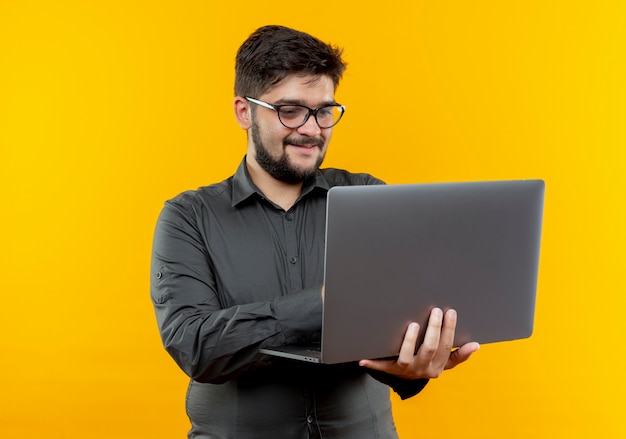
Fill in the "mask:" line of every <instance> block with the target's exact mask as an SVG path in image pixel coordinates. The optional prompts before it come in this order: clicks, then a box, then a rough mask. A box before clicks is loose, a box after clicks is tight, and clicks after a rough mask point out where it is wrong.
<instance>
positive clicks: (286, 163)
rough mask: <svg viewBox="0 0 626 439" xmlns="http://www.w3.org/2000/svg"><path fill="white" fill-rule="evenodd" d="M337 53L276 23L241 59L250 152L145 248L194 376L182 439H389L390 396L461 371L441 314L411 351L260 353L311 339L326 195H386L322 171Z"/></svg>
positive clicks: (176, 202)
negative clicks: (345, 359) (341, 190)
mask: <svg viewBox="0 0 626 439" xmlns="http://www.w3.org/2000/svg"><path fill="white" fill-rule="evenodd" d="M344 69H345V64H344V62H343V61H342V59H341V52H340V51H339V50H338V49H336V48H334V47H332V46H329V45H327V44H324V43H322V42H321V41H319V40H317V39H316V38H314V37H312V36H310V35H307V34H304V33H301V32H298V31H295V30H292V29H288V28H285V27H280V26H266V27H262V28H260V29H258V30H257V31H256V32H254V33H253V34H252V35H251V36H250V37H249V38H248V39H247V40H246V41H245V42H244V43H243V45H242V46H241V47H240V49H239V51H238V54H237V59H236V81H235V94H236V97H235V100H234V110H235V116H236V118H237V121H238V123H239V125H240V126H241V127H242V128H243V129H244V130H245V131H246V132H247V153H246V155H245V158H244V160H243V161H242V163H241V165H240V166H239V168H238V170H237V172H236V173H235V175H234V176H232V177H231V178H229V179H227V180H225V181H223V182H221V183H218V184H214V185H211V186H207V187H203V188H200V189H198V190H196V191H189V192H186V193H183V194H181V195H179V196H178V197H176V198H174V199H173V200H170V201H168V202H167V203H166V204H165V207H164V209H163V211H162V213H161V215H160V217H159V220H158V223H157V226H156V232H155V238H154V247H153V257H152V273H151V296H152V300H153V303H154V307H155V310H156V315H157V320H158V324H159V328H160V331H161V336H162V339H163V343H164V345H165V348H166V349H167V351H168V352H169V353H170V354H171V355H172V357H173V358H174V360H176V362H177V363H178V365H179V366H180V367H181V368H182V369H183V370H184V371H185V372H186V373H187V374H188V375H189V376H190V377H191V381H190V385H189V390H188V394H187V413H188V415H189V418H190V420H191V424H192V428H191V431H190V432H189V437H190V438H239V439H241V438H243V439H245V438H288V439H291V438H345V439H350V438H355V439H357V438H358V439H367V438H395V437H397V434H396V431H395V427H394V424H393V419H392V415H391V404H390V399H389V386H390V387H391V388H393V389H394V391H396V392H397V393H398V394H399V395H400V396H401V397H402V398H407V397H410V396H413V395H415V394H417V393H418V392H419V391H420V390H421V389H422V388H423V387H424V386H425V384H426V383H427V380H428V379H429V378H434V377H437V376H439V375H440V374H441V372H442V371H443V370H444V369H446V368H451V367H454V366H456V365H457V364H459V363H461V362H463V361H465V360H467V359H468V358H469V356H470V355H471V354H472V353H473V352H474V351H475V350H477V349H478V345H477V344H476V343H470V344H467V345H465V346H463V347H461V348H460V349H458V350H456V351H454V352H453V353H451V344H452V340H453V336H454V329H455V325H456V314H455V312H454V311H448V312H447V313H446V314H445V316H444V315H443V313H442V311H441V310H439V309H436V310H434V311H433V312H432V314H431V318H430V321H429V324H428V328H426V338H425V341H424V343H423V344H422V346H421V347H420V348H419V350H418V351H417V354H415V348H416V340H417V334H418V330H419V327H418V325H417V324H412V325H410V326H409V328H408V330H407V333H406V336H405V339H404V342H403V345H402V348H401V352H400V356H399V357H398V359H396V360H385V361H381V360H365V359H364V360H362V361H360V362H358V363H356V362H355V363H348V364H341V365H315V364H309V363H304V362H302V363H300V362H296V361H291V360H281V359H276V358H270V357H268V356H264V355H261V354H260V353H259V349H260V348H261V347H264V346H275V345H281V344H289V343H292V342H304V341H307V340H311V339H315V338H319V335H320V331H321V321H322V300H323V285H322V282H323V272H324V256H323V255H324V230H325V203H326V194H327V191H328V189H329V188H330V187H332V186H336V185H354V184H382V182H381V181H380V180H378V179H376V178H374V177H372V176H370V175H366V174H352V173H349V172H347V171H342V170H337V169H323V170H320V169H319V167H320V165H321V163H322V161H323V159H324V155H325V153H326V150H327V148H328V144H329V141H330V138H331V134H332V130H333V127H334V126H335V125H336V124H337V122H339V121H340V119H341V117H342V115H343V112H344V107H343V106H341V105H340V104H338V103H337V102H336V101H335V97H334V96H335V89H336V87H337V85H338V83H339V80H340V78H341V76H342V74H343V71H344Z"/></svg>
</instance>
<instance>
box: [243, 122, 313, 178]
mask: <svg viewBox="0 0 626 439" xmlns="http://www.w3.org/2000/svg"><path fill="white" fill-rule="evenodd" d="M250 132H251V135H252V141H253V142H254V152H255V154H256V161H257V163H258V164H259V166H260V167H261V168H262V169H263V170H264V171H265V172H267V173H268V174H270V175H271V176H272V177H273V178H275V179H276V180H279V181H282V182H284V183H301V182H303V181H305V180H308V179H309V178H311V177H313V176H314V175H315V173H316V172H317V170H318V169H319V167H320V166H321V164H322V162H323V161H324V155H323V154H322V155H320V156H319V157H318V159H317V161H316V162H315V164H314V165H313V166H311V167H310V168H307V169H298V168H296V167H294V166H293V164H292V163H291V161H290V160H289V156H287V153H286V152H285V146H286V145H287V144H292V145H299V144H302V143H307V144H311V143H314V144H316V146H315V147H316V148H319V149H320V150H322V148H323V147H324V141H323V139H321V138H320V139H314V141H313V142H311V139H310V138H309V139H306V140H303V141H299V140H298V139H296V138H291V139H290V138H286V139H285V140H283V152H282V154H281V155H280V156H279V157H273V156H272V155H271V153H270V152H269V150H268V149H267V148H266V147H265V145H264V144H263V140H261V134H260V133H259V126H258V125H257V124H256V122H255V121H253V122H252V126H251V129H250Z"/></svg>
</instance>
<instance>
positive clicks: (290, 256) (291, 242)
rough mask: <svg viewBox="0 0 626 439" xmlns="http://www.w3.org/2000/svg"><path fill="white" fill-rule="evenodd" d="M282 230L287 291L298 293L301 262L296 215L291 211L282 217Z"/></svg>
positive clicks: (300, 286) (301, 286)
mask: <svg viewBox="0 0 626 439" xmlns="http://www.w3.org/2000/svg"><path fill="white" fill-rule="evenodd" d="M283 230H284V231H285V248H286V249H287V278H288V279H289V290H290V291H292V292H293V291H300V290H302V288H303V282H302V265H301V264H302V261H301V260H300V252H299V245H298V242H299V239H298V231H297V221H296V215H295V213H294V212H293V211H291V210H290V211H288V212H285V214H284V215H283Z"/></svg>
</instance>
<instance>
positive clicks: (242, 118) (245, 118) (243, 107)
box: [233, 96, 252, 131]
mask: <svg viewBox="0 0 626 439" xmlns="http://www.w3.org/2000/svg"><path fill="white" fill-rule="evenodd" d="M233 106H234V109H235V118H237V123H238V124H239V126H240V127H241V128H242V129H244V130H246V131H247V130H248V128H250V126H251V125H252V120H251V118H250V103H249V102H248V101H246V100H245V99H244V98H242V97H241V96H235V101H234V102H233Z"/></svg>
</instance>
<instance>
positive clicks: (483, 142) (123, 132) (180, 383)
mask: <svg viewBox="0 0 626 439" xmlns="http://www.w3.org/2000/svg"><path fill="white" fill-rule="evenodd" d="M625 13H626V8H625V6H624V2H622V1H620V0H616V1H608V0H598V1H594V2H590V1H580V0H573V1H572V0H567V1H566V0H556V1H543V0H541V1H540V0H527V1H521V2H508V1H498V0H492V1H481V0H478V1H472V2H468V1H463V2H461V1H458V2H457V1H424V0H406V1H395V2H394V1H388V2H383V3H380V4H376V3H372V2H363V1H355V0H337V1H335V2H324V3H319V2H294V1H289V2H286V1H283V0H274V1H271V2H226V1H222V0H220V1H216V0H213V1H209V0H207V1H171V2H167V1H147V0H146V1H95V0H94V1H87V0H84V1H78V0H75V1H71V0H57V1H34V0H0V148H1V149H0V206H1V207H0V209H1V210H0V221H1V228H0V250H1V251H0V292H1V294H0V300H1V305H0V355H1V362H0V371H1V376H0V437H2V438H48V439H56V438H117V439H121V438H151V439H158V438H175V437H185V434H186V431H187V429H188V422H187V420H186V417H185V414H184V398H185V389H186V382H187V380H186V377H185V376H184V375H183V373H182V372H180V371H179V370H178V369H177V368H176V366H175V365H174V363H173V361H171V359H170V358H169V357H168V356H167V354H166V353H165V352H164V351H163V349H162V347H161V345H160V340H159V338H158V334H157V329H156V325H155V321H154V316H153V312H152V308H151V305H150V302H149V298H148V297H149V296H148V268H149V255H150V247H151V239H152V232H153V228H154V223H155V220H156V217H157V215H158V212H159V211H160V209H161V206H162V203H163V201H164V200H166V199H168V198H170V197H172V196H174V195H176V194H177V193H179V192H181V191H183V190H185V189H190V188H195V187H198V186H200V185H205V184H208V183H212V182H217V181H220V180H222V179H223V178H225V177H228V176H229V175H231V174H232V173H233V172H234V171H235V168H236V166H237V165H238V163H239V160H240V159H241V157H242V155H243V153H244V143H245V135H244V133H243V132H242V131H241V130H240V129H239V127H238V126H237V125H236V123H235V120H234V117H233V114H232V88H233V61H234V56H235V51H236V49H237V47H238V46H239V44H241V42H242V41H243V40H244V39H245V38H246V37H247V36H248V34H249V33H250V32H252V31H253V30H254V29H255V28H257V27H258V26H260V25H264V24H270V23H277V24H284V25H288V26H294V27H297V28H299V29H302V30H304V31H308V32H311V33H313V34H315V35H317V36H319V37H320V38H321V39H323V40H325V41H332V42H334V43H336V44H338V45H340V46H342V47H344V48H345V58H346V59H347V61H348V62H349V68H348V71H347V73H346V75H345V78H344V81H343V83H342V84H341V86H340V88H339V90H338V93H337V99H338V101H339V102H341V103H344V104H345V105H347V108H348V110H347V113H346V116H345V118H344V120H343V121H342V122H341V124H340V125H339V126H338V127H337V128H336V130H335V137H334V139H333V142H332V144H331V150H330V152H329V156H328V159H327V162H326V165H328V166H336V167H343V168H348V169H350V170H353V171H366V172H370V173H372V174H374V175H376V176H379V177H381V178H383V179H385V180H386V181H388V182H390V183H406V182H432V181H453V180H487V179H508V178H543V179H545V181H546V184H547V192H546V206H545V219H544V239H543V249H542V257H541V270H540V279H539V290H538V298H537V315H536V324H535V333H534V335H533V336H532V337H531V338H530V339H527V340H522V341H516V342H510V343H501V344H493V345H485V346H483V348H482V349H481V351H480V352H479V353H477V354H476V356H475V358H474V359H473V360H472V361H471V363H469V364H467V365H464V366H463V367H462V368H459V369H457V370H455V371H451V372H447V373H446V374H445V375H444V377H442V378H441V379H439V380H436V381H433V382H432V383H431V384H430V385H429V386H428V387H427V388H426V390H425V391H424V392H423V393H422V394H421V395H419V396H418V397H415V398H413V399H411V400H409V401H399V400H397V399H395V397H394V407H395V412H396V418H397V424H398V429H399V430H400V432H401V433H402V437H403V438H417V437H450V438H452V437H455V438H456V437H467V438H504V437H506V438H511V437H513V438H529V437H546V438H548V437H567V438H588V437H594V438H595V437H603V438H618V437H626V427H625V426H624V423H623V414H624V408H623V406H624V405H623V395H624V394H625V392H626V385H625V378H624V359H625V355H624V348H623V340H624V333H625V331H624V327H623V323H622V322H623V309H624V305H625V304H626V300H625V299H624V290H625V288H624V287H625V286H626V283H625V281H624V278H625V273H624V271H625V270H624V262H625V257H624V255H625V251H624V247H625V246H626V232H625V230H624V224H625V220H626V215H625V213H624V198H625V189H626V179H625V177H624V171H625V168H626V159H625V155H626V153H625V151H624V150H625V149H626V128H625V125H626V85H625V83H624V80H625V78H626V68H625V65H626V63H625V62H624V56H625V54H626V47H625V46H626V31H625V29H626V25H625V24H624V23H626V14H625Z"/></svg>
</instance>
